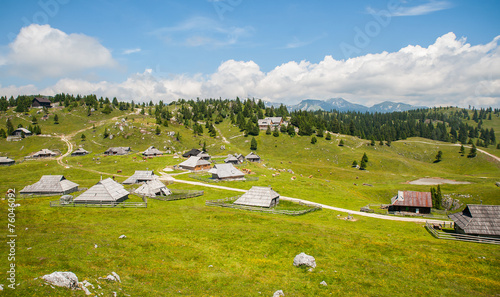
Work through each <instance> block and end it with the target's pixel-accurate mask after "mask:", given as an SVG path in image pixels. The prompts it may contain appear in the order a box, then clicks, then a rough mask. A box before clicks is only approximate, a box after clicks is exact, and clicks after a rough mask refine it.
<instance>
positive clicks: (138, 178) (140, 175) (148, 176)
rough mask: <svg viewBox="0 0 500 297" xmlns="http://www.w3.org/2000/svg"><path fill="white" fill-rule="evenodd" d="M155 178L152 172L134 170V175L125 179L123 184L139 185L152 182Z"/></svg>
mask: <svg viewBox="0 0 500 297" xmlns="http://www.w3.org/2000/svg"><path fill="white" fill-rule="evenodd" d="M155 177H156V175H155V174H154V172H153V171H152V170H136V171H135V173H134V174H133V175H132V176H130V177H129V178H127V179H126V180H125V181H124V182H123V184H125V185H131V184H140V183H145V182H148V181H151V180H153V179H154V178H155Z"/></svg>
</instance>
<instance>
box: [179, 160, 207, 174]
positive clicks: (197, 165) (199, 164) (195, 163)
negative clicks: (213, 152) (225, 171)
mask: <svg viewBox="0 0 500 297" xmlns="http://www.w3.org/2000/svg"><path fill="white" fill-rule="evenodd" d="M179 167H180V168H182V169H187V170H193V171H199V170H208V169H210V162H208V161H206V160H202V159H201V158H200V157H189V159H187V160H186V161H184V162H182V163H181V164H179Z"/></svg>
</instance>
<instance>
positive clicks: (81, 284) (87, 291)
mask: <svg viewBox="0 0 500 297" xmlns="http://www.w3.org/2000/svg"><path fill="white" fill-rule="evenodd" d="M78 287H80V289H82V290H83V291H84V292H85V295H92V293H91V292H90V291H89V289H87V287H85V285H84V284H83V283H78Z"/></svg>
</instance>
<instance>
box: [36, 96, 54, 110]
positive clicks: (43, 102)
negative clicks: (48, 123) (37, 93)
mask: <svg viewBox="0 0 500 297" xmlns="http://www.w3.org/2000/svg"><path fill="white" fill-rule="evenodd" d="M51 104H52V102H51V101H50V100H49V99H48V98H44V97H35V98H33V100H32V101H31V107H36V108H42V107H47V108H51V107H52V105H51Z"/></svg>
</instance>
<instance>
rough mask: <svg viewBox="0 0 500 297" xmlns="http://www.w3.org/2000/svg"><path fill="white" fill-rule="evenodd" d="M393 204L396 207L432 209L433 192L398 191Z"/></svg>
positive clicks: (392, 200)
mask: <svg viewBox="0 0 500 297" xmlns="http://www.w3.org/2000/svg"><path fill="white" fill-rule="evenodd" d="M391 202H392V205H396V206H413V207H432V197H431V192H414V191H398V195H397V196H395V197H393V198H392V199H391Z"/></svg>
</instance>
